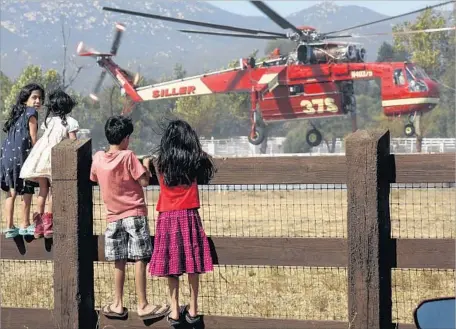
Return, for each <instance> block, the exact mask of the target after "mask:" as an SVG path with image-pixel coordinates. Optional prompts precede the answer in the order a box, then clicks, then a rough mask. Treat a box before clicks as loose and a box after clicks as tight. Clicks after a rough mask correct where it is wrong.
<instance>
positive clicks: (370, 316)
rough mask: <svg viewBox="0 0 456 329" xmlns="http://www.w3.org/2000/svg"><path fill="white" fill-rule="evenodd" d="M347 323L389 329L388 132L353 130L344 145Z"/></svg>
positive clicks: (356, 327)
mask: <svg viewBox="0 0 456 329" xmlns="http://www.w3.org/2000/svg"><path fill="white" fill-rule="evenodd" d="M345 150H346V151H345V152H346V161H347V171H348V172H347V189H348V191H347V197H348V214H347V221H348V223H347V226H348V227H347V233H348V234H347V235H348V320H349V328H350V329H366V328H369V329H389V328H391V326H392V301H391V296H392V295H391V264H392V262H391V259H390V258H391V257H392V256H391V252H393V250H392V244H391V241H392V240H391V223H390V210H389V189H390V177H392V176H391V174H392V171H393V170H394V167H393V166H392V165H391V164H392V162H391V161H390V135H389V131H383V130H381V131H380V130H374V131H364V130H358V131H357V132H355V133H353V134H351V135H350V136H349V137H348V138H347V139H346V148H345Z"/></svg>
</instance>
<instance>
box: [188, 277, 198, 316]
mask: <svg viewBox="0 0 456 329" xmlns="http://www.w3.org/2000/svg"><path fill="white" fill-rule="evenodd" d="M188 284H189V286H190V308H189V310H188V313H189V315H190V316H191V317H195V316H196V315H197V314H198V290H199V274H197V273H189V274H188Z"/></svg>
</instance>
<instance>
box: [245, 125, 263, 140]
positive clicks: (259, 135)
mask: <svg viewBox="0 0 456 329" xmlns="http://www.w3.org/2000/svg"><path fill="white" fill-rule="evenodd" d="M265 138H266V129H265V127H263V126H261V125H259V124H255V123H254V124H253V125H252V129H251V130H250V134H249V137H248V140H249V143H251V144H253V145H260V144H261V143H263V141H264V139H265Z"/></svg>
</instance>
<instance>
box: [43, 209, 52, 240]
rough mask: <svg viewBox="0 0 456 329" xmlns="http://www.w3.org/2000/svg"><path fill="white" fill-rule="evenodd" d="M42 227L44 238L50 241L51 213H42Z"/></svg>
mask: <svg viewBox="0 0 456 329" xmlns="http://www.w3.org/2000/svg"><path fill="white" fill-rule="evenodd" d="M42 218H43V226H44V237H45V238H46V239H50V238H52V235H53V233H54V231H53V225H52V224H53V223H52V222H53V216H52V213H50V212H47V213H44V215H43V217H42Z"/></svg>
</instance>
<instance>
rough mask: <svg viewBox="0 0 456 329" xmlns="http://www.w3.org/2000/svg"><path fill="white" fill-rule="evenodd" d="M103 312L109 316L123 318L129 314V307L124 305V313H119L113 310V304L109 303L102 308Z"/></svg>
mask: <svg viewBox="0 0 456 329" xmlns="http://www.w3.org/2000/svg"><path fill="white" fill-rule="evenodd" d="M101 313H103V315H104V316H105V317H107V318H115V319H123V318H124V317H126V316H127V314H128V309H127V308H126V307H124V308H123V312H122V313H117V312H114V311H112V310H111V305H109V304H108V305H105V306H104V307H103V308H102V309H101Z"/></svg>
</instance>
